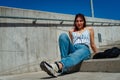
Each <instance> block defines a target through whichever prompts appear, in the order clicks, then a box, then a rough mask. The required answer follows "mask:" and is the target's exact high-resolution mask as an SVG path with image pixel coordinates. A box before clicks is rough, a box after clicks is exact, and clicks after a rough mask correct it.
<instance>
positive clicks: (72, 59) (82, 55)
mask: <svg viewBox="0 0 120 80" xmlns="http://www.w3.org/2000/svg"><path fill="white" fill-rule="evenodd" d="M78 46H79V49H77V50H76V51H75V52H73V53H72V54H69V56H67V57H66V58H62V60H61V61H60V63H62V65H63V68H62V72H66V71H67V70H68V69H69V68H70V67H73V66H75V65H77V64H79V63H80V62H82V61H83V60H86V59H89V58H90V50H89V48H88V47H86V46H85V45H78Z"/></svg>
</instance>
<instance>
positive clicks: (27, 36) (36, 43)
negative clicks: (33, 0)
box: [0, 7, 120, 75]
mask: <svg viewBox="0 0 120 80" xmlns="http://www.w3.org/2000/svg"><path fill="white" fill-rule="evenodd" d="M0 16H14V17H31V18H46V19H62V20H74V15H67V14H59V13H51V12H43V11H34V10H25V9H17V8H8V7H0ZM86 20H87V24H88V25H92V24H91V23H89V22H90V21H92V22H96V21H97V22H109V23H111V22H113V23H120V21H115V20H107V19H99V18H90V17H86ZM72 24H73V22H65V21H64V22H63V24H61V21H51V20H37V22H36V24H33V20H31V19H8V18H0V75H3V74H17V73H24V72H31V71H39V70H40V68H39V63H40V61H42V60H48V61H49V62H52V61H55V60H59V59H60V56H59V55H60V53H59V49H58V37H59V34H60V33H62V32H66V33H67V31H68V30H69V29H70V28H71V27H73V26H72ZM92 26H93V27H94V29H95V42H96V44H97V47H99V46H101V45H107V44H110V43H114V42H116V41H120V35H119V33H120V32H119V31H120V26H118V25H117V26H106V25H95V24H94V25H92ZM98 33H100V34H101V37H102V42H99V41H98Z"/></svg>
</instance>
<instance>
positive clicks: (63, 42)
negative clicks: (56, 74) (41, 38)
mask: <svg viewBox="0 0 120 80" xmlns="http://www.w3.org/2000/svg"><path fill="white" fill-rule="evenodd" d="M59 48H60V53H61V59H62V58H65V57H67V56H68V55H69V54H70V53H72V52H74V50H75V49H74V46H73V44H72V43H71V41H70V39H69V37H68V35H67V34H66V33H62V34H61V35H60V36H59Z"/></svg>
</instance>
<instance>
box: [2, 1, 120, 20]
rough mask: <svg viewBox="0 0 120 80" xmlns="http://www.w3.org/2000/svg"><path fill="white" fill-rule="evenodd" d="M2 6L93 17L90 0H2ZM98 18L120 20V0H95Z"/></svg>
mask: <svg viewBox="0 0 120 80" xmlns="http://www.w3.org/2000/svg"><path fill="white" fill-rule="evenodd" d="M0 6H7V7H15V8H23V9H32V10H40V11H49V12H55V13H63V14H72V15H75V14H77V13H83V14H84V15H85V16H88V17H91V8H90V0H0ZM93 6H94V15H95V17H96V18H106V19H114V20H120V8H119V7H120V0H93Z"/></svg>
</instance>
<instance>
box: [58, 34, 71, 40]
mask: <svg viewBox="0 0 120 80" xmlns="http://www.w3.org/2000/svg"><path fill="white" fill-rule="evenodd" d="M65 39H69V38H68V35H67V34H66V33H62V34H60V36H59V40H65Z"/></svg>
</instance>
